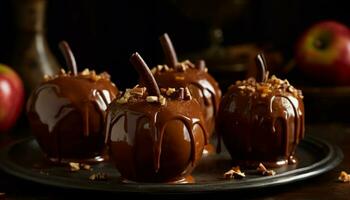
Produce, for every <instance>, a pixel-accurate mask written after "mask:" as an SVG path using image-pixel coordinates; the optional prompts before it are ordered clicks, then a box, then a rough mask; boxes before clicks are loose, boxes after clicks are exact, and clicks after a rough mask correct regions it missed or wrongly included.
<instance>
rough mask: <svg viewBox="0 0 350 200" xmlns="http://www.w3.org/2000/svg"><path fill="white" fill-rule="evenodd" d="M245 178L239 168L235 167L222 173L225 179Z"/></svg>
mask: <svg viewBox="0 0 350 200" xmlns="http://www.w3.org/2000/svg"><path fill="white" fill-rule="evenodd" d="M244 177H245V174H244V172H242V171H241V169H240V168H239V166H237V167H232V168H231V169H230V170H228V171H227V172H225V173H224V178H225V179H232V178H234V179H242V178H244Z"/></svg>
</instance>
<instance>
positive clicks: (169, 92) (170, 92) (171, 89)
mask: <svg viewBox="0 0 350 200" xmlns="http://www.w3.org/2000/svg"><path fill="white" fill-rule="evenodd" d="M175 91H176V89H175V88H168V90H167V91H166V93H165V94H166V95H168V96H170V95H171V94H172V93H174V92H175Z"/></svg>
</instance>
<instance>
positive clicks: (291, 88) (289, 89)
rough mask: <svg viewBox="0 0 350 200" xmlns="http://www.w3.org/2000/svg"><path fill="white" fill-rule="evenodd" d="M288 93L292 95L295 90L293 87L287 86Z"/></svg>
mask: <svg viewBox="0 0 350 200" xmlns="http://www.w3.org/2000/svg"><path fill="white" fill-rule="evenodd" d="M287 90H288V92H291V93H294V91H295V89H294V88H293V86H291V85H290V86H288V88H287Z"/></svg>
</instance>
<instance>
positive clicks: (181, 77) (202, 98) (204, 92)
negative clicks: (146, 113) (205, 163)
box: [152, 34, 221, 150]
mask: <svg viewBox="0 0 350 200" xmlns="http://www.w3.org/2000/svg"><path fill="white" fill-rule="evenodd" d="M160 41H161V44H162V47H163V51H164V53H165V57H166V62H167V64H166V65H158V66H157V67H155V68H153V69H152V73H153V74H154V77H155V79H156V81H157V83H158V85H159V87H188V88H189V89H190V91H191V94H192V96H193V97H194V98H195V99H197V100H198V102H199V103H200V105H201V107H202V112H203V114H204V119H205V124H206V127H207V130H208V133H209V137H208V138H210V136H211V135H212V133H213V129H214V122H215V115H216V112H217V109H218V106H219V103H220V98H221V91H220V88H219V85H218V83H217V82H216V81H215V80H214V78H213V77H212V76H211V75H210V74H209V73H208V72H207V71H208V69H207V68H206V67H205V63H204V61H203V60H201V61H199V62H198V63H197V64H196V65H195V64H193V63H191V62H190V61H188V60H186V61H184V62H178V59H177V56H176V53H175V50H174V47H173V45H172V43H171V41H170V38H169V36H168V35H167V34H164V35H163V36H162V37H161V38H160ZM207 150H209V149H207Z"/></svg>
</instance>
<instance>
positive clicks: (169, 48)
mask: <svg viewBox="0 0 350 200" xmlns="http://www.w3.org/2000/svg"><path fill="white" fill-rule="evenodd" d="M160 44H161V45H162V48H163V52H164V54H165V59H166V62H167V64H168V66H169V67H170V68H175V66H176V65H177V63H178V60H177V56H176V52H175V49H174V46H173V43H172V42H171V40H170V38H169V35H168V34H167V33H164V34H163V35H162V36H161V37H160Z"/></svg>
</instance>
